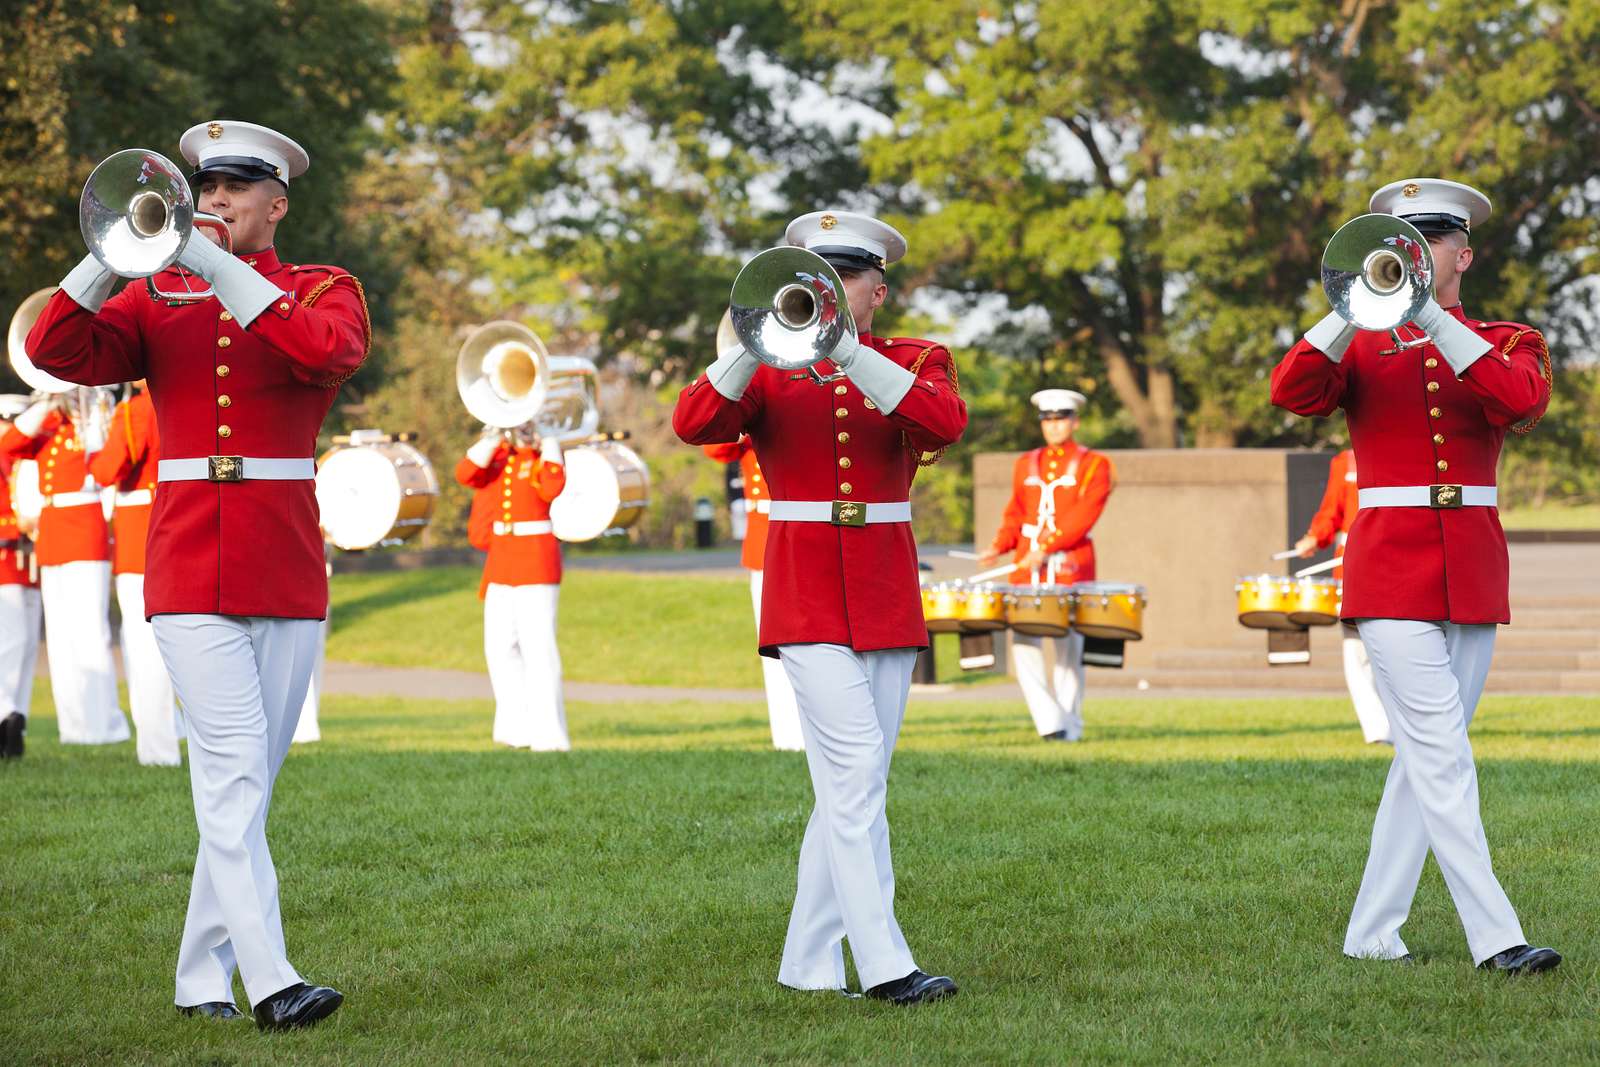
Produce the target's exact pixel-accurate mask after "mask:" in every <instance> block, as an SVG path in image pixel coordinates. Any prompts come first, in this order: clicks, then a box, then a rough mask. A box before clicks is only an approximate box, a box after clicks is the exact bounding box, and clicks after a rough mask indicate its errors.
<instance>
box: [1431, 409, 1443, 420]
mask: <svg viewBox="0 0 1600 1067" xmlns="http://www.w3.org/2000/svg"><path fill="white" fill-rule="evenodd" d="M1443 414H1444V412H1442V411H1440V410H1439V409H1438V408H1429V409H1428V417H1429V418H1433V419H1437V418H1438V417H1439V416H1441V415H1443Z"/></svg>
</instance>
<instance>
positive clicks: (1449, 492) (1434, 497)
mask: <svg viewBox="0 0 1600 1067" xmlns="http://www.w3.org/2000/svg"><path fill="white" fill-rule="evenodd" d="M1461 495H1462V494H1461V486H1459V485H1430V486H1428V506H1429V507H1430V508H1459V507H1460V506H1461Z"/></svg>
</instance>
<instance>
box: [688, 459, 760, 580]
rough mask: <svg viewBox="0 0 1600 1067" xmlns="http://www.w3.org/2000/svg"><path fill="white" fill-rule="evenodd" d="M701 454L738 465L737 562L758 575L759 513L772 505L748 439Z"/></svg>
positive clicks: (721, 461)
mask: <svg viewBox="0 0 1600 1067" xmlns="http://www.w3.org/2000/svg"><path fill="white" fill-rule="evenodd" d="M702 451H704V452H705V454H706V455H707V456H709V457H711V458H712V459H714V460H716V461H717V462H719V463H735V462H736V463H738V464H739V477H740V479H741V480H742V481H743V482H744V516H745V518H744V547H743V548H742V549H741V550H740V552H739V562H740V564H742V565H743V566H744V567H745V569H746V570H752V571H758V570H760V569H761V564H762V561H763V560H764V559H765V558H766V555H767V523H768V518H767V513H766V512H765V511H763V510H762V509H763V508H765V507H766V506H767V504H763V503H761V502H762V501H763V500H765V501H767V502H768V503H769V504H770V503H771V501H772V494H771V493H769V492H768V491H767V486H766V483H765V482H763V481H762V480H761V464H760V463H758V462H756V446H755V445H753V444H751V443H750V438H748V437H741V438H739V440H738V441H737V442H736V443H734V444H731V445H728V444H720V445H705V446H703V447H702Z"/></svg>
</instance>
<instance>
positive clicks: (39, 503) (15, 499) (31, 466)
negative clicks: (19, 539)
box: [11, 459, 44, 537]
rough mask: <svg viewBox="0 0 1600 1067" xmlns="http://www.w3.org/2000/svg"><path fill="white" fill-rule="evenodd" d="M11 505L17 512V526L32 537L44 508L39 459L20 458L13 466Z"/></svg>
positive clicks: (27, 535)
mask: <svg viewBox="0 0 1600 1067" xmlns="http://www.w3.org/2000/svg"><path fill="white" fill-rule="evenodd" d="M11 507H12V509H13V510H14V511H15V512H16V514H17V528H18V529H20V530H21V531H22V535H23V536H24V537H32V536H33V535H34V533H35V532H36V531H37V530H38V529H39V513H40V512H41V511H43V510H44V494H42V493H40V492H39V461H38V460H36V459H19V460H17V462H16V465H15V466H13V467H12V468H11Z"/></svg>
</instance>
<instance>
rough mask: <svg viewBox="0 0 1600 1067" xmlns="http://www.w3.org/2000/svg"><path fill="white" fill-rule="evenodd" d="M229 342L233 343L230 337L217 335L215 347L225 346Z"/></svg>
mask: <svg viewBox="0 0 1600 1067" xmlns="http://www.w3.org/2000/svg"><path fill="white" fill-rule="evenodd" d="M231 344H233V338H231V337H219V338H217V347H218V348H227V347H228V346H229V345H231Z"/></svg>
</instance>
